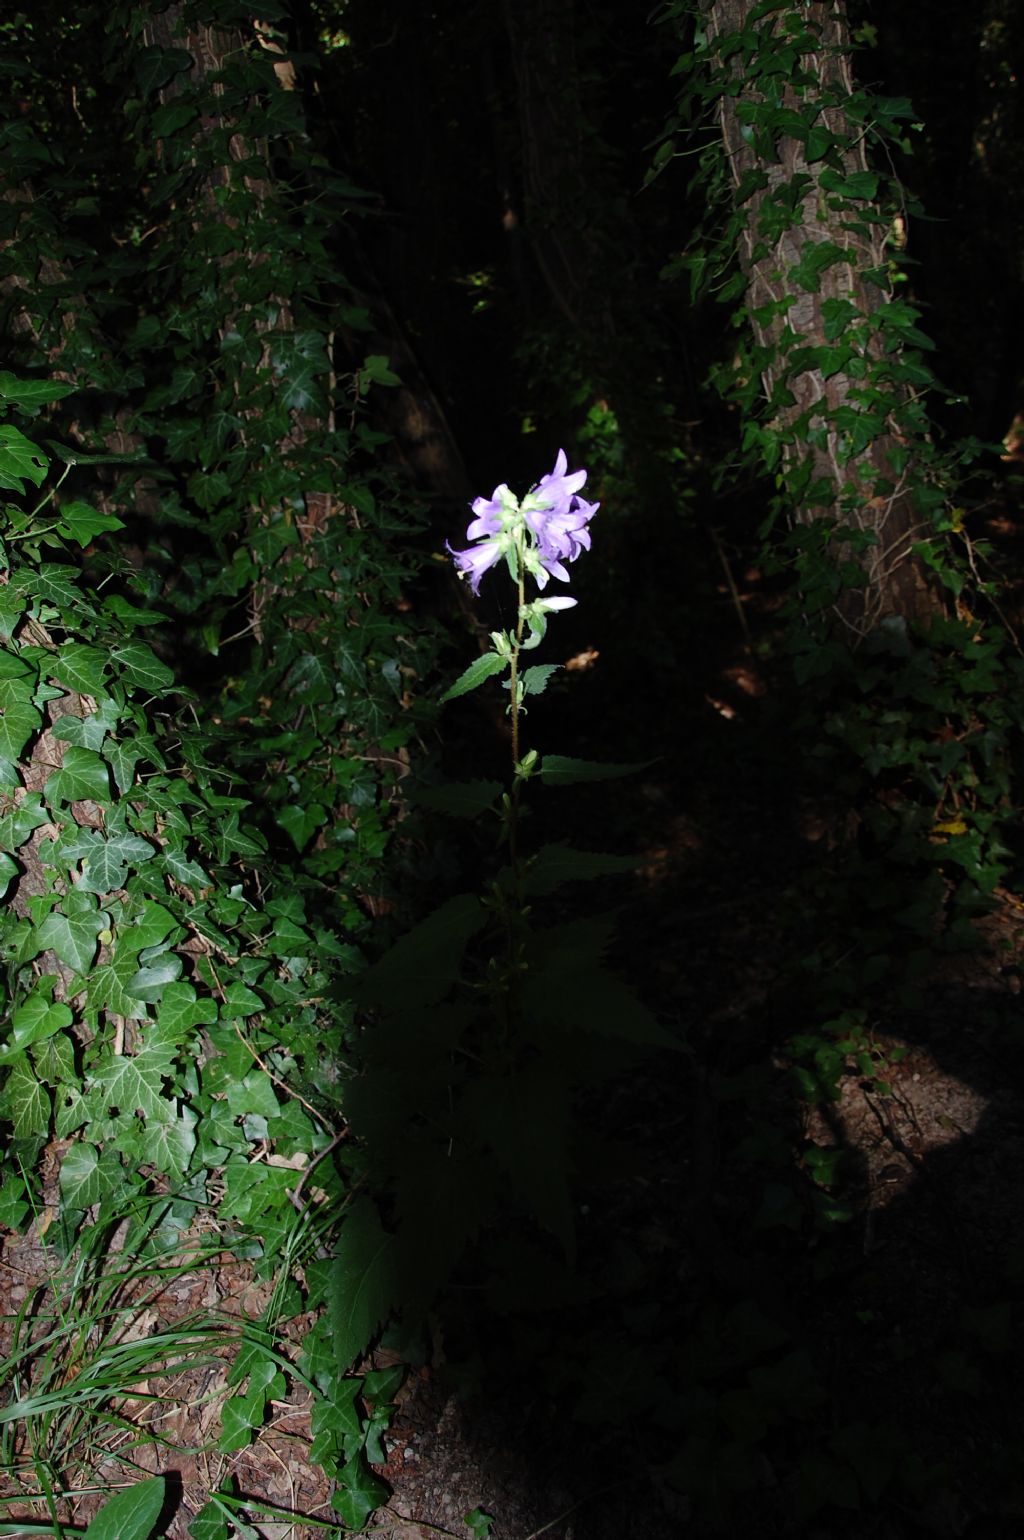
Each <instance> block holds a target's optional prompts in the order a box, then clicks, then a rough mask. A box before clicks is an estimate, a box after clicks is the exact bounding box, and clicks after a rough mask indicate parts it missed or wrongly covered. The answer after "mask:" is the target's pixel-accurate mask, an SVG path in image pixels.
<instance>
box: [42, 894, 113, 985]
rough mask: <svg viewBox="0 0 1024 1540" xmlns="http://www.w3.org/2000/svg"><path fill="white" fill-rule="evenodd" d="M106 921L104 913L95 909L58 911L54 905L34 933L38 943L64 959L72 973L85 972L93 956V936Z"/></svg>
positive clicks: (94, 954)
mask: <svg viewBox="0 0 1024 1540" xmlns="http://www.w3.org/2000/svg"><path fill="white" fill-rule="evenodd" d="M107 924H108V918H107V916H106V915H105V914H100V913H99V912H98V911H96V910H84V911H81V912H79V913H77V914H62V913H61V911H60V910H59V909H54V910H52V911H51V913H50V914H48V915H47V916H46V919H45V920H44V921H43V923H42V925H40V926H39V929H38V930H37V931H36V935H37V937H38V939H39V943H40V945H41V946H42V947H43V948H49V949H50V950H52V951H54V952H56V954H57V956H58V957H59V958H60V960H61V962H62V963H67V965H68V967H69V968H74V970H75V972H76V973H85V972H87V970H88V969H89V968H90V967H91V966H92V961H93V958H94V957H95V956H96V938H97V936H98V935H99V933H100V931H101V930H104V929H105V928H106V926H107Z"/></svg>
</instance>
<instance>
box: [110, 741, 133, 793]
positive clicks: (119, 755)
mask: <svg viewBox="0 0 1024 1540" xmlns="http://www.w3.org/2000/svg"><path fill="white" fill-rule="evenodd" d="M103 757H104V759H105V760H106V761H107V764H108V765H109V766H110V768H111V770H112V771H113V772H114V780H115V782H116V783H117V789H118V791H119V792H120V793H121V795H122V796H124V795H126V793H127V792H129V791H131V789H132V787H133V786H134V785H135V766H136V765H137V764H138V762H139V760H140V759H141V758H142V755H141V754H140V753H139V751H138V749H137V748H134V747H132V745H131V744H124V743H119V742H118V741H117V739H116V738H112V739H111V740H110V742H109V743H108V744H107V746H106V748H105V749H104V751H103Z"/></svg>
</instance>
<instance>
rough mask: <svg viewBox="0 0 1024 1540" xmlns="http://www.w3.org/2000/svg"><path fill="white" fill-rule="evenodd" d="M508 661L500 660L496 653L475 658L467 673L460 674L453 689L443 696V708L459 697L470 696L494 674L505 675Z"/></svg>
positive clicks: (505, 659) (488, 653)
mask: <svg viewBox="0 0 1024 1540" xmlns="http://www.w3.org/2000/svg"><path fill="white" fill-rule="evenodd" d="M508 661H509V660H508V659H507V658H499V657H498V655H497V653H494V652H485V653H484V654H483V655H482V656H481V657H479V658H474V660H473V662H472V663H471V664H470V665H469V667H468V668H467V669H466V670H465V672H464V673H462V674H460V675H459V677H458V679H456V681H455V683H454V684H453V685H452V686H451V688H450V689H448V690H446V691H445V692H444V694H443V695H442V696H441V705H442V706H443V705H444V704H445V702H446V701H450V700H454V699H455V698H456V696H458V695H468V694H469V692H470V690H475V689H476V688H477V686H478V685H481V684H483V683H484V681H485V680H486V679H490V678H491V676H492V675H493V674H503V673H504V672H505V670H506V668H507V667H508Z"/></svg>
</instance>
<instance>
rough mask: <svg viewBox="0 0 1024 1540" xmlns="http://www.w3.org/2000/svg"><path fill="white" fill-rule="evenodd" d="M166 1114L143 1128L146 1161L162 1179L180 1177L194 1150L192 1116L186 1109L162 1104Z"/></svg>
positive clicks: (192, 1113)
mask: <svg viewBox="0 0 1024 1540" xmlns="http://www.w3.org/2000/svg"><path fill="white" fill-rule="evenodd" d="M163 1105H164V1107H165V1110H166V1114H165V1115H164V1116H162V1117H159V1118H154V1119H152V1120H151V1121H150V1122H149V1123H147V1125H146V1135H145V1151H146V1159H147V1160H148V1161H150V1162H151V1163H152V1164H153V1165H154V1166H155V1167H156V1168H157V1170H158V1171H161V1172H163V1173H164V1175H165V1176H184V1175H185V1173H186V1172H187V1171H188V1168H189V1165H190V1163H191V1160H192V1156H193V1154H194V1153H195V1148H196V1133H195V1130H196V1123H197V1121H198V1119H197V1117H196V1114H195V1113H194V1112H193V1111H192V1109H191V1108H190V1107H184V1106H180V1105H176V1104H174V1103H172V1102H165V1103H164V1104H163Z"/></svg>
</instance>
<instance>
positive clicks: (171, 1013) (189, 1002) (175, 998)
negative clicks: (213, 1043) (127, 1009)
mask: <svg viewBox="0 0 1024 1540" xmlns="http://www.w3.org/2000/svg"><path fill="white" fill-rule="evenodd" d="M216 1020H217V1007H216V1004H215V1003H214V1001H213V1000H210V999H204V1000H200V999H198V998H197V996H196V992H195V990H194V989H193V988H192V985H191V984H185V983H173V984H168V985H167V987H166V989H165V990H164V992H163V997H162V998H161V1000H160V1008H159V1010H158V1011H157V1027H158V1030H159V1034H160V1041H161V1042H166V1043H173V1044H174V1045H175V1046H176V1047H179V1046H182V1045H184V1044H185V1043H186V1042H187V1041H188V1037H189V1034H190V1033H191V1031H192V1028H193V1027H196V1026H199V1025H200V1024H201V1023H210V1022H214V1021H216Z"/></svg>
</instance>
